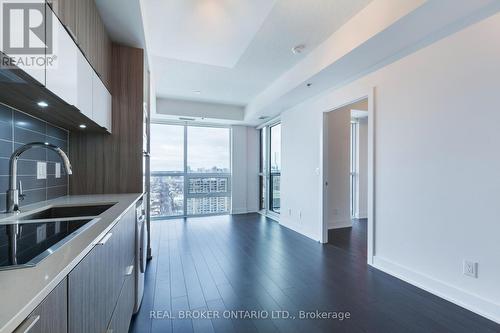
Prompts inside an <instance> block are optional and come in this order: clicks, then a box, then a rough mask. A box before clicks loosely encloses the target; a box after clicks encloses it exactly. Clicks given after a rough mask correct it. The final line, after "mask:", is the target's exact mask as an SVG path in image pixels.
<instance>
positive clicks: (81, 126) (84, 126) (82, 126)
mask: <svg viewBox="0 0 500 333" xmlns="http://www.w3.org/2000/svg"><path fill="white" fill-rule="evenodd" d="M78 127H80V128H87V125H85V124H80V126H78Z"/></svg>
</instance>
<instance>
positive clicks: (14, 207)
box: [7, 142, 73, 213]
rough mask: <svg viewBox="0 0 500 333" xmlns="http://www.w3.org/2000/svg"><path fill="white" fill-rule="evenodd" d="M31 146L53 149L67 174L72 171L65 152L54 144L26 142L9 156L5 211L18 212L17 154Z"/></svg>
mask: <svg viewBox="0 0 500 333" xmlns="http://www.w3.org/2000/svg"><path fill="white" fill-rule="evenodd" d="M31 148H45V149H49V150H52V151H55V152H56V153H57V154H58V155H59V157H61V160H62V161H63V164H64V169H65V170H66V173H67V174H68V175H71V174H72V173H73V171H72V169H71V163H70V161H69V158H68V156H67V155H66V153H65V152H64V151H63V150H62V149H61V148H59V147H58V146H56V145H53V144H51V143H48V142H31V143H27V144H25V145H23V146H21V147H19V148H17V149H16V151H14V153H12V155H11V157H10V170H9V190H8V191H7V213H14V212H16V213H17V212H19V195H20V193H19V190H18V188H17V162H18V160H19V156H20V155H21V154H22V153H24V152H25V151H27V150H28V149H31Z"/></svg>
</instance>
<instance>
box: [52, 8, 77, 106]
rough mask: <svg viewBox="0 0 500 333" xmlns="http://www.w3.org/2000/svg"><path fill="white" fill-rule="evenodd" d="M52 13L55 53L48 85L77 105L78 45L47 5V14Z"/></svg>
mask: <svg viewBox="0 0 500 333" xmlns="http://www.w3.org/2000/svg"><path fill="white" fill-rule="evenodd" d="M49 13H50V15H52V20H53V21H52V24H53V41H54V55H55V56H57V58H56V61H55V62H54V64H53V66H50V65H49V66H47V69H46V80H47V82H46V86H47V89H49V90H50V91H51V92H53V93H54V94H56V95H57V96H58V97H59V98H61V99H62V100H64V101H65V102H66V103H68V104H70V105H74V106H76V105H77V95H78V94H77V90H78V87H77V86H78V78H77V70H76V69H77V67H78V66H77V63H78V53H79V50H78V47H77V46H76V44H75V42H74V41H73V39H72V38H71V37H70V35H69V34H68V33H67V32H66V30H65V29H64V26H63V25H62V24H61V22H59V19H58V18H57V17H56V15H55V14H54V13H53V12H52V10H50V8H49V7H47V15H49Z"/></svg>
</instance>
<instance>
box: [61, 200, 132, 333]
mask: <svg viewBox="0 0 500 333" xmlns="http://www.w3.org/2000/svg"><path fill="white" fill-rule="evenodd" d="M130 212H132V213H133V212H134V209H133V208H132V209H130V210H129V211H128V212H127V213H126V214H125V215H124V216H123V217H122V218H121V219H120V221H119V222H118V223H117V224H116V225H115V226H114V227H113V229H111V231H110V232H109V233H108V234H107V235H106V236H104V237H103V238H102V239H101V241H100V242H99V243H98V244H97V245H96V246H95V247H94V248H93V249H92V251H90V252H89V254H87V256H85V258H84V259H83V260H82V261H81V262H80V263H79V264H78V265H77V266H76V267H75V268H74V269H73V270H72V271H71V272H70V274H69V275H68V320H69V323H68V327H69V332H71V333H95V332H104V331H105V330H106V328H107V327H108V325H109V322H110V320H111V317H112V314H113V311H114V309H115V307H116V305H117V301H118V299H119V296H120V291H121V289H122V286H123V283H124V281H125V277H126V276H127V272H128V270H127V267H126V265H125V264H124V257H125V254H124V253H126V256H127V257H129V258H130V254H131V250H130V249H131V248H133V246H134V244H133V242H132V243H129V241H128V240H127V239H129V238H130V235H129V234H130V233H132V235H133V234H134V232H133V227H131V224H132V225H133V223H134V221H133V220H131V216H132V213H130ZM125 244H126V245H125ZM129 262H130V261H129Z"/></svg>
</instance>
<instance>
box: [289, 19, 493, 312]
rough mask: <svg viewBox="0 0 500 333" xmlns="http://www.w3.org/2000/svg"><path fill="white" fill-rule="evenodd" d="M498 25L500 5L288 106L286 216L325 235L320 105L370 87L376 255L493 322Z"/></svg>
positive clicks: (379, 262)
mask: <svg viewBox="0 0 500 333" xmlns="http://www.w3.org/2000/svg"><path fill="white" fill-rule="evenodd" d="M498 31H500V14H496V15H494V16H492V17H490V18H488V19H485V20H483V21H481V22H479V23H476V24H474V25H472V26H470V27H468V28H466V29H464V30H462V31H460V32H458V33H456V34H454V35H451V36H448V37H447V38H445V39H443V40H440V41H438V42H436V43H434V44H432V45H430V46H428V47H426V48H424V49H421V50H419V51H417V52H415V53H413V54H411V55H409V56H407V57H405V58H403V59H400V60H399V61H397V62H395V63H392V64H390V65H387V66H386V67H384V68H382V69H380V70H378V71H376V72H374V73H371V74H369V75H367V76H365V77H363V78H361V79H359V80H357V81H355V82H353V83H350V84H349V85H347V86H343V87H342V88H339V89H336V90H332V91H329V92H326V93H324V94H321V95H319V96H317V97H315V98H313V99H309V100H307V101H305V102H304V103H302V104H299V105H296V106H295V107H293V108H291V109H288V110H287V111H285V112H284V113H283V114H282V116H281V121H282V131H283V134H282V137H283V149H282V150H283V155H282V168H283V172H282V178H281V179H282V193H281V196H282V211H284V212H285V211H287V209H292V212H293V213H292V214H290V215H288V214H282V216H281V223H282V224H284V225H285V226H287V227H290V228H292V229H295V230H297V231H299V232H301V233H303V234H304V235H307V236H309V237H311V238H313V239H316V240H319V239H321V236H322V234H321V231H322V229H321V223H322V221H321V215H322V197H321V193H322V171H321V169H320V168H321V167H322V133H323V127H322V120H323V112H325V111H328V110H332V109H335V108H337V107H338V106H341V105H344V104H346V103H348V102H349V101H351V100H353V99H354V98H359V97H360V96H363V95H366V93H367V92H368V91H369V90H370V89H371V88H372V87H375V89H376V90H375V100H374V107H375V119H374V123H375V196H376V200H375V214H376V215H375V258H374V259H375V260H374V263H375V265H376V267H378V268H381V269H383V270H385V271H387V272H390V273H392V274H394V275H397V276H399V277H401V278H403V279H405V280H407V281H410V282H412V283H414V284H416V285H419V286H421V287H423V288H425V289H427V290H429V291H431V292H434V293H436V294H438V295H440V296H442V297H445V298H447V299H449V300H452V301H453V302H455V303H457V304H460V305H462V306H465V307H467V308H469V309H471V310H473V311H476V312H477V313H480V314H482V315H485V316H487V317H489V318H491V319H494V320H496V321H497V322H500V312H499V309H500V288H499V287H498V281H500V264H499V253H500V242H499V239H500V238H499V237H500V223H499V222H498V220H497V216H498V215H499V214H498V213H500V212H499V208H498V207H500V205H499V204H498V203H499V202H500V177H498V176H497V172H498V170H500V153H499V150H498V142H500V131H499V130H498V125H499V124H500V112H498V105H500V94H499V78H500V62H499V59H500V43H497V42H495V41H497V40H498ZM492 105H493V106H497V107H492ZM297 211H301V212H302V218H300V217H299V214H297ZM464 259H469V260H473V261H477V262H479V277H478V278H477V279H474V278H470V277H466V276H464V275H463V274H462V261H463V260H464Z"/></svg>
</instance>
